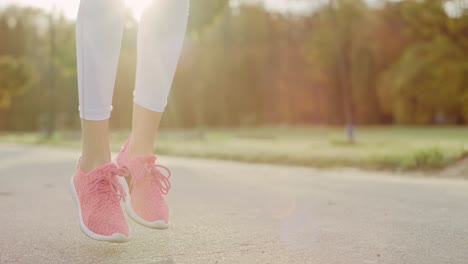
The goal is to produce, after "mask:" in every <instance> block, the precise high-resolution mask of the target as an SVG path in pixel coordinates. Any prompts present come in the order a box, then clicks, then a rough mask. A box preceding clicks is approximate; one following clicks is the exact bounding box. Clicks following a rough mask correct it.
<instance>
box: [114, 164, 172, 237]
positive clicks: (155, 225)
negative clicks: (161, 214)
mask: <svg viewBox="0 0 468 264" xmlns="http://www.w3.org/2000/svg"><path fill="white" fill-rule="evenodd" d="M116 164H117V163H116ZM119 183H120V184H121V185H122V187H123V189H124V191H125V193H126V194H127V196H126V198H125V211H127V214H128V216H130V218H132V219H133V221H135V222H137V223H138V224H140V225H142V226H146V227H149V228H152V229H159V230H164V229H168V228H169V225H170V224H169V223H167V224H166V222H164V221H163V220H157V221H154V222H148V221H146V220H144V219H143V218H141V217H140V216H139V215H138V214H137V213H135V211H133V209H132V201H131V198H130V188H129V187H128V184H127V180H125V178H124V177H119Z"/></svg>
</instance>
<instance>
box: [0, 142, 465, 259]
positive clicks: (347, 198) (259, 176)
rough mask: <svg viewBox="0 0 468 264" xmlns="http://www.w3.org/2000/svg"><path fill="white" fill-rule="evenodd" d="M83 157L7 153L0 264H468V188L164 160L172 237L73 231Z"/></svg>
mask: <svg viewBox="0 0 468 264" xmlns="http://www.w3.org/2000/svg"><path fill="white" fill-rule="evenodd" d="M77 157H78V152H76V151H73V150H63V149H48V148H46V147H33V146H15V145H0V212H1V214H0V230H1V233H0V263H155V264H156V263H158V264H170V263H288V264H289V263H314V264H315V263H326V264H334V263H337V264H338V263H339V264H347V263H351V264H354V263H356V264H370V263H379V264H380V263H395V264H405V263H415V264H416V263H418V264H419V263H421V264H432V263H433V264H443V263H450V264H458V263H460V264H466V263H468V181H463V180H441V179H427V178H420V177H409V176H408V175H392V174H390V173H380V172H364V171H359V170H355V169H335V170H316V169H310V168H301V167H287V166H271V165H252V164H242V163H235V162H222V161H208V160H201V159H183V158H173V157H162V158H161V159H160V160H161V161H162V162H163V164H165V165H167V166H169V167H170V168H172V171H173V178H172V183H173V189H172V190H171V192H170V194H169V195H168V201H169V203H170V206H171V221H172V227H171V229H169V230H166V231H156V230H150V229H146V228H144V227H141V226H138V225H137V224H134V223H133V222H131V220H129V222H130V223H131V224H130V228H131V230H132V232H133V240H132V241H131V242H129V243H127V244H109V243H104V242H96V241H93V240H91V239H88V238H87V237H85V235H84V234H82V233H81V231H80V229H79V227H78V220H77V211H76V209H75V206H74V204H73V201H72V199H71V196H70V194H69V191H68V181H69V178H70V176H71V174H72V173H73V171H74V168H75V164H76V159H77Z"/></svg>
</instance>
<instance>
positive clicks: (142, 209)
mask: <svg viewBox="0 0 468 264" xmlns="http://www.w3.org/2000/svg"><path fill="white" fill-rule="evenodd" d="M128 146H129V140H127V142H125V144H124V145H123V147H122V149H121V151H120V153H119V155H118V156H117V158H116V163H117V165H118V166H119V167H120V168H126V169H127V170H128V171H129V172H130V177H131V183H130V188H129V186H128V184H127V181H126V180H125V179H124V178H119V181H120V183H121V184H122V186H123V188H124V190H125V191H126V192H127V194H130V195H128V196H127V199H126V202H125V209H126V211H127V213H128V215H129V216H130V217H131V218H132V219H133V220H135V222H137V223H139V224H141V225H144V226H146V227H149V228H154V229H166V228H168V227H169V208H168V206H167V203H166V200H165V199H164V195H165V194H167V193H168V191H169V189H170V188H171V183H170V181H169V178H170V177H171V172H170V170H169V169H168V168H166V167H164V166H161V165H156V164H155V162H156V156H155V155H146V156H137V157H130V155H129V152H128V151H129V150H128ZM159 168H162V169H164V170H165V171H167V174H168V175H167V176H165V175H164V174H163V173H161V171H160V170H159ZM130 189H131V190H130Z"/></svg>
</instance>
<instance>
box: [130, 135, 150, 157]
mask: <svg viewBox="0 0 468 264" xmlns="http://www.w3.org/2000/svg"><path fill="white" fill-rule="evenodd" d="M129 154H130V156H143V155H151V154H153V144H152V143H150V142H146V143H140V142H135V141H133V140H132V139H130V144H129Z"/></svg>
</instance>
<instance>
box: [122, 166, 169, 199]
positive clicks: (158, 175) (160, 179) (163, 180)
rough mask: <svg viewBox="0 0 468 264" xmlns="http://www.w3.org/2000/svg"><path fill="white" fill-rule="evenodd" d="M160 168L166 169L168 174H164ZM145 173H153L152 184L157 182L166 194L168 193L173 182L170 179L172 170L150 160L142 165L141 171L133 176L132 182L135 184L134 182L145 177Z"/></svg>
mask: <svg viewBox="0 0 468 264" xmlns="http://www.w3.org/2000/svg"><path fill="white" fill-rule="evenodd" d="M160 169H163V170H165V171H166V172H167V176H166V175H164V174H163V173H162V172H161V171H160ZM145 175H151V184H156V185H157V186H158V188H159V189H160V190H161V192H162V193H163V194H164V195H166V194H167V193H168V192H169V190H170V189H171V182H170V180H169V179H170V178H171V171H170V170H169V168H167V167H166V166H163V165H157V164H154V163H150V162H148V163H145V164H143V166H141V169H140V171H139V172H138V173H137V174H136V175H135V176H134V177H132V180H131V182H130V184H131V185H132V186H134V185H133V184H134V182H136V181H138V180H140V179H142V178H144V177H145Z"/></svg>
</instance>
